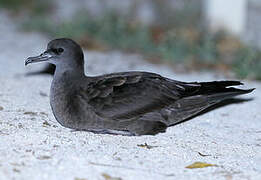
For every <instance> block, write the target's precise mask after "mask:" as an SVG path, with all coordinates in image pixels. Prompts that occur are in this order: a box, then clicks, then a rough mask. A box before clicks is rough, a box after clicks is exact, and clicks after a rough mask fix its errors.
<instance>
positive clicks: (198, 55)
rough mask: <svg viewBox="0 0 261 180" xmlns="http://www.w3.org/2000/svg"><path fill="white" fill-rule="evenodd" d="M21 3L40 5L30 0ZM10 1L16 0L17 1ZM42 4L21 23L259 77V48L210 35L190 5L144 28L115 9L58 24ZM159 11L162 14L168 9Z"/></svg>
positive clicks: (152, 56)
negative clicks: (115, 11)
mask: <svg viewBox="0 0 261 180" xmlns="http://www.w3.org/2000/svg"><path fill="white" fill-rule="evenodd" d="M22 1H23V2H27V3H29V2H30V3H31V4H37V3H33V2H35V1H32V0H22ZM37 1H39V2H42V1H40V0H37ZM2 2H5V3H4V4H8V3H7V0H0V4H1V3H2ZM8 2H13V3H14V2H16V3H17V2H18V0H17V1H16V0H11V1H8ZM16 3H14V4H16ZM0 6H2V5H0ZM12 6H13V5H12ZM35 6H36V5H35ZM37 6H38V5H37ZM37 6H36V7H37ZM5 7H8V6H7V5H5ZM14 7H16V6H15V5H14ZM44 7H45V8H43V9H42V11H39V12H41V13H40V14H37V13H35V12H38V11H35V10H34V11H33V13H34V16H31V17H30V18H28V20H26V21H25V22H23V27H24V29H25V30H37V31H41V32H44V33H46V34H48V35H49V36H51V37H52V38H54V37H70V38H73V39H76V40H77V41H80V42H81V44H82V45H86V44H87V46H85V47H90V46H93V44H95V48H100V47H101V46H102V49H104V48H103V47H106V48H117V49H122V50H125V51H134V52H138V53H141V54H144V55H145V57H146V58H147V59H153V60H155V59H156V60H164V61H168V62H171V63H173V64H174V65H175V64H182V65H183V66H184V67H185V68H186V69H189V70H202V69H209V70H213V69H214V70H221V71H222V72H224V73H226V72H229V71H232V72H234V73H235V74H236V75H237V77H239V78H249V79H257V80H261V73H260V71H261V52H260V51H258V50H257V49H255V48H253V47H250V46H248V45H245V44H244V43H242V42H240V41H239V40H238V39H236V38H234V37H231V36H230V35H228V34H226V33H224V32H217V33H215V34H211V33H209V32H208V31H207V30H206V29H205V28H204V26H202V25H201V24H198V23H197V22H200V21H199V18H200V14H197V12H194V11H193V9H191V7H190V6H187V8H185V9H184V11H177V12H176V13H175V14H174V15H172V16H171V17H168V18H169V19H171V21H169V22H171V23H169V22H167V23H165V24H157V25H154V26H146V25H144V24H141V23H140V22H137V21H134V20H133V19H131V18H130V16H122V15H118V14H116V13H112V12H107V13H105V14H104V16H101V17H99V18H97V17H95V18H94V17H93V16H91V15H89V14H88V12H86V11H82V12H78V13H77V14H76V15H75V17H74V18H72V19H73V20H67V21H63V22H60V23H58V24H57V22H55V23H54V22H52V21H50V19H49V17H48V16H45V15H43V14H44V12H46V10H47V9H51V8H50V3H49V4H48V3H47V4H46V5H45V6H44ZM159 8H161V7H159ZM163 8H164V7H163ZM36 9H37V8H36ZM161 14H162V15H164V11H163V12H161ZM166 24H167V25H166Z"/></svg>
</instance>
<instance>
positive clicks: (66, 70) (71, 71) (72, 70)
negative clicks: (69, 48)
mask: <svg viewBox="0 0 261 180" xmlns="http://www.w3.org/2000/svg"><path fill="white" fill-rule="evenodd" d="M84 76H85V75H84V67H79V66H66V67H63V66H56V69H55V72H54V79H64V78H65V79H67V78H70V79H74V78H82V77H84Z"/></svg>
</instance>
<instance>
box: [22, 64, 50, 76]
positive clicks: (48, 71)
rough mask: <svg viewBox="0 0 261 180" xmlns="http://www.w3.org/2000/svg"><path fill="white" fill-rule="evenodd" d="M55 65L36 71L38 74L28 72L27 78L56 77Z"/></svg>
mask: <svg viewBox="0 0 261 180" xmlns="http://www.w3.org/2000/svg"><path fill="white" fill-rule="evenodd" d="M54 71H55V65H52V64H48V65H46V66H45V67H44V68H43V70H40V71H36V72H28V73H26V74H25V76H32V75H54Z"/></svg>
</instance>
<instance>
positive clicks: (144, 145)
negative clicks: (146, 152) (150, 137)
mask: <svg viewBox="0 0 261 180" xmlns="http://www.w3.org/2000/svg"><path fill="white" fill-rule="evenodd" d="M137 146H138V147H142V148H147V149H152V148H156V147H158V146H151V145H148V144H147V143H145V144H138V145H137Z"/></svg>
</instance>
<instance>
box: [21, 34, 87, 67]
mask: <svg viewBox="0 0 261 180" xmlns="http://www.w3.org/2000/svg"><path fill="white" fill-rule="evenodd" d="M42 61H45V62H48V63H51V64H54V65H56V66H57V67H59V66H62V65H65V66H68V67H75V66H76V67H81V68H82V67H83V64H84V57H83V51H82V49H81V47H80V46H79V45H78V44H77V43H76V42H75V41H73V40H71V39H66V38H61V39H55V40H52V41H51V42H49V43H48V45H47V50H46V51H44V52H43V53H42V54H40V55H39V56H35V57H29V58H27V59H26V61H25V65H28V64H30V63H35V62H42Z"/></svg>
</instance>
